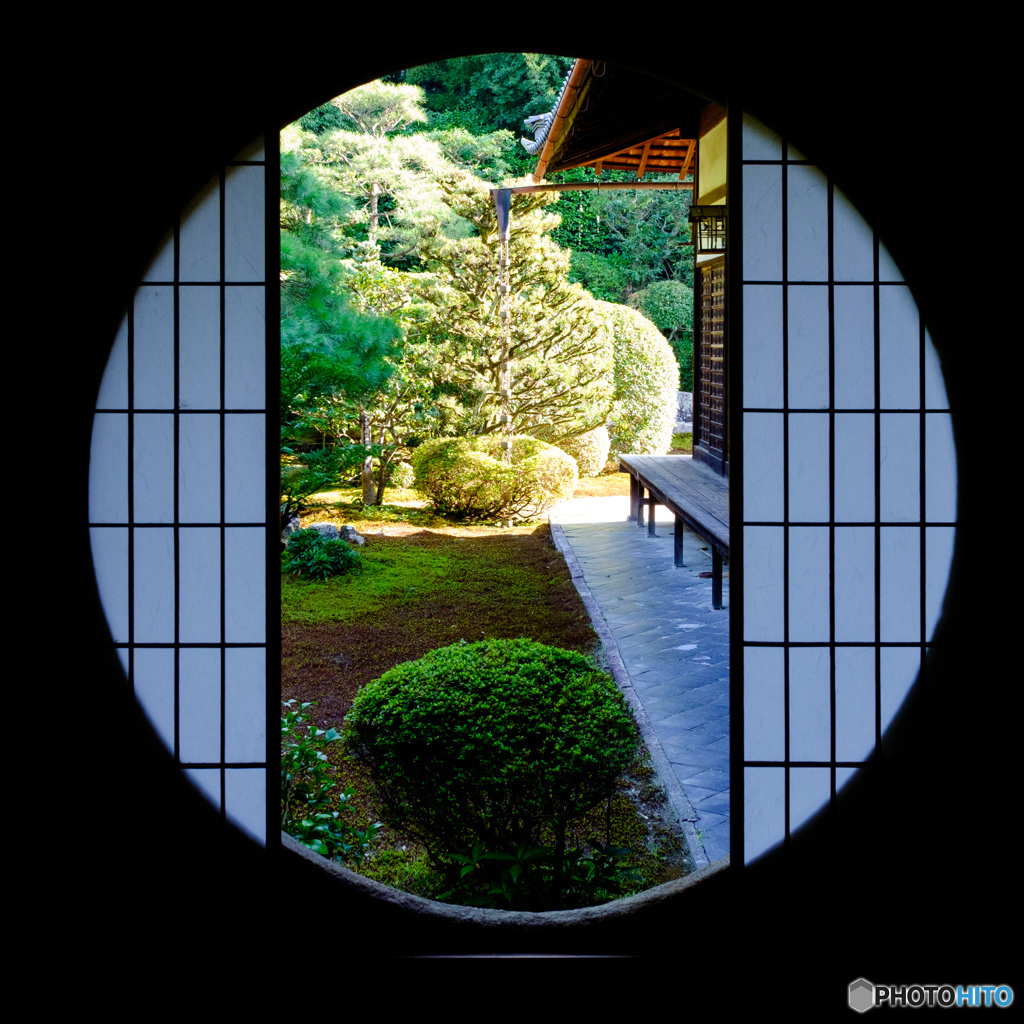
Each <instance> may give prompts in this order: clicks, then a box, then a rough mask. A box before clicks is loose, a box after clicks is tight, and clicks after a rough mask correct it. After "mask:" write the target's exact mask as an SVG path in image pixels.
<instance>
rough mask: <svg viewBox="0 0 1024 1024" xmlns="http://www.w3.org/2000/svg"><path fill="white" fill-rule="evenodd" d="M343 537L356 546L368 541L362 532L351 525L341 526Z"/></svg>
mask: <svg viewBox="0 0 1024 1024" xmlns="http://www.w3.org/2000/svg"><path fill="white" fill-rule="evenodd" d="M341 539H342V540H347V541H348V542H349V544H355V545H356V547H358V546H360V545H361V544H365V543H366V538H365V537H364V536H363V535H362V534H361V533H357V532H356V528H355V527H354V526H349V525H345V526H343V527H342V528H341Z"/></svg>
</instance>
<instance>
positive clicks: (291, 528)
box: [281, 516, 302, 545]
mask: <svg viewBox="0 0 1024 1024" xmlns="http://www.w3.org/2000/svg"><path fill="white" fill-rule="evenodd" d="M300 529H302V527H301V525H300V524H299V517H298V516H295V518H294V519H292V520H290V521H289V523H288V525H287V526H286V527H285V528H284V529H283V530H282V531H281V543H282V544H285V545H287V543H288V538H289V537H290V536H291V535H292V534H293V533H294V532H295V531H296V530H300Z"/></svg>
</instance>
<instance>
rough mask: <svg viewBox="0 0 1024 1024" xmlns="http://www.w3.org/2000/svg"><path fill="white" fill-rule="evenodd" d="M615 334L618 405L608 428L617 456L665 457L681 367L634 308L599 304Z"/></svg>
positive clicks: (674, 415)
mask: <svg viewBox="0 0 1024 1024" xmlns="http://www.w3.org/2000/svg"><path fill="white" fill-rule="evenodd" d="M594 306H595V307H596V308H597V310H598V312H599V313H600V314H602V315H603V316H604V318H605V321H606V323H607V324H608V328H609V330H610V331H611V333H612V338H613V340H614V349H615V403H614V405H613V406H612V412H611V416H610V417H609V418H610V419H611V420H612V421H613V422H612V423H611V424H610V425H609V427H608V433H609V434H610V435H611V450H612V453H613V455H615V456H619V455H630V454H632V455H664V454H665V453H666V452H667V451H668V450H669V448H671V447H672V428H673V426H674V425H675V418H676V391H677V390H678V388H679V365H678V363H677V362H676V357H675V355H674V354H673V352H672V349H671V347H670V346H669V343H668V342H667V341H666V340H665V337H664V335H663V334H662V333H661V331H659V330H658V328H657V327H655V325H654V324H653V323H651V321H650V320H648V319H647V318H646V317H645V316H643V315H642V314H641V313H638V312H637V311H636V310H635V309H630V308H629V307H628V306H619V305H616V304H615V303H611V302H595V303H594Z"/></svg>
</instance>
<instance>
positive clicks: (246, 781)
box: [89, 141, 277, 842]
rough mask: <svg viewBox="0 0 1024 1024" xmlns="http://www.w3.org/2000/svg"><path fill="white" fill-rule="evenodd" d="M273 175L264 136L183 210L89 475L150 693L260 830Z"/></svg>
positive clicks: (95, 513) (133, 335) (115, 368)
mask: <svg viewBox="0 0 1024 1024" xmlns="http://www.w3.org/2000/svg"><path fill="white" fill-rule="evenodd" d="M275 153H276V149H275ZM275 165H276V160H275ZM272 185H273V188H274V189H275V190H276V189H277V174H276V173H275V174H274V175H273V182H272ZM266 188H267V175H266V160H265V153H264V147H263V143H262V141H258V142H257V143H255V144H254V145H252V146H250V147H249V148H248V149H247V150H246V151H245V152H243V153H241V154H239V155H238V158H237V159H236V160H235V161H232V162H230V163H228V164H227V165H226V166H225V167H224V168H222V170H221V172H220V174H219V175H218V176H217V177H216V178H214V179H213V180H212V181H210V182H209V184H208V185H207V187H206V188H205V189H204V190H203V191H202V192H201V194H200V195H199V196H197V197H196V198H195V200H194V201H193V202H192V203H191V204H190V206H189V207H188V208H187V209H185V210H184V211H182V213H181V215H180V217H179V219H178V221H177V222H176V223H175V225H174V227H173V230H172V231H171V232H170V233H169V236H168V239H167V241H166V244H165V245H164V246H163V248H162V249H161V250H160V252H159V253H158V254H157V255H156V257H155V258H154V260H153V262H152V264H151V265H150V267H149V269H148V271H147V273H146V274H145V277H144V280H142V281H141V282H139V284H138V287H137V289H136V291H135V294H134V297H133V300H132V302H131V305H130V307H129V309H128V311H127V313H126V316H125V319H124V321H123V323H122V325H121V329H120V332H119V333H118V336H117V339H116V341H115V343H114V347H113V350H112V352H111V355H110V360H109V363H108V366H107V369H106V372H105V375H104V377H103V382H102V385H101V388H100V393H99V396H98V399H97V404H96V415H95V419H94V425H93V436H92V448H91V458H90V482H89V483H90V485H89V524H90V536H91V543H92V551H93V562H94V565H95V570H96V576H97V582H98V585H99V591H100V597H101V600H102V602H103V606H104V609H105V612H106V615H107V622H108V625H109V627H110V631H111V634H112V637H113V641H114V643H115V644H116V646H117V649H118V652H119V654H120V658H121V662H122V664H123V666H124V670H125V672H126V674H127V676H128V679H129V681H130V683H131V686H132V688H133V692H134V694H135V696H136V699H137V700H138V701H139V703H140V704H141V706H142V708H143V709H144V710H145V712H146V714H147V716H148V717H149V720H150V722H151V723H152V724H153V726H154V728H155V729H156V730H157V731H158V733H159V734H160V736H161V737H162V738H163V740H164V743H165V744H166V746H167V749H168V751H169V752H170V754H171V756H172V758H173V762H174V765H175V766H176V768H179V769H180V770H181V771H183V772H185V773H186V775H187V776H188V778H189V779H190V780H191V781H192V782H193V783H194V784H195V785H196V786H197V787H198V788H199V789H200V790H201V791H202V792H203V793H204V794H205V795H206V796H207V798H208V799H209V800H210V801H211V802H212V803H213V804H214V805H215V806H216V807H219V808H220V809H221V811H222V813H223V814H224V815H225V816H226V818H227V819H228V820H229V821H231V822H233V823H235V824H237V825H238V826H240V827H241V828H242V829H244V830H245V831H246V832H247V833H248V834H249V835H251V836H252V837H254V838H255V839H257V840H258V841H260V842H265V840H266V820H267V801H266V789H267V771H266V767H267V765H266V761H267V686H266V684H267V668H268V666H267V630H266V615H267V613H266V608H267V601H266V577H267V572H266V570H267V566H266V549H267V525H268V524H267V512H266V509H267V497H266V495H267V442H268V438H267V415H266V408H267V402H266V386H265V352H266V334H267V327H266V310H267V289H266V265H265V252H266V248H267V246H266V233H265V228H264V223H265V217H264V210H265V202H266V197H265V192H266ZM274 276H275V277H276V275H274ZM275 287H276V282H275ZM273 308H276V306H274V307H273ZM273 333H274V334H275V335H276V334H277V327H276V324H275V325H274V332H273ZM273 429H275V430H276V425H274V426H273ZM275 778H276V776H275Z"/></svg>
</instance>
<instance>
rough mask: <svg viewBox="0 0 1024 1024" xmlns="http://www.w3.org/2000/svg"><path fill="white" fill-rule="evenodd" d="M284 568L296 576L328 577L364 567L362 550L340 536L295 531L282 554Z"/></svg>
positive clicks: (322, 578)
mask: <svg viewBox="0 0 1024 1024" xmlns="http://www.w3.org/2000/svg"><path fill="white" fill-rule="evenodd" d="M281 568H282V569H284V571H285V572H290V573H293V574H294V575H296V576H309V577H310V578H311V579H314V580H326V579H328V578H329V577H331V576H341V575H344V574H345V573H347V572H352V571H353V570H354V569H359V568H361V563H360V561H359V552H357V551H355V550H354V549H353V548H352V547H350V546H349V545H348V544H347V543H346V542H345V541H343V540H341V539H340V538H338V537H334V538H331V539H326V538H324V536H323V535H322V534H321V533H320V532H319V531H318V530H296V531H295V532H294V533H292V534H290V535H289V537H288V546H287V547H286V548H285V549H284V551H283V552H282V553H281Z"/></svg>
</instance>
